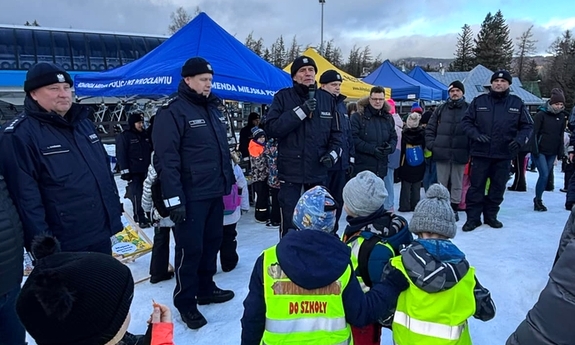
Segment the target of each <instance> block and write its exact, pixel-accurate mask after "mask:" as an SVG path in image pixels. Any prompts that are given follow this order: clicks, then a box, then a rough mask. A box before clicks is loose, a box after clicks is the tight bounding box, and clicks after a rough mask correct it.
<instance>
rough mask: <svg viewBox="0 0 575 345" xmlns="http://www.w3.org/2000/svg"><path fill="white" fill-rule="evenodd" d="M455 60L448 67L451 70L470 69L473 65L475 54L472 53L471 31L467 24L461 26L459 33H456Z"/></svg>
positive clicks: (463, 70) (462, 70)
mask: <svg viewBox="0 0 575 345" xmlns="http://www.w3.org/2000/svg"><path fill="white" fill-rule="evenodd" d="M454 55H455V60H453V61H452V62H451V63H450V64H449V67H448V69H449V70H450V71H453V72H466V71H471V70H472V69H473V67H475V63H474V60H475V56H474V54H473V31H472V30H471V27H470V26H469V25H467V24H465V25H463V26H462V27H461V33H460V34H459V35H457V45H456V49H455V54H454Z"/></svg>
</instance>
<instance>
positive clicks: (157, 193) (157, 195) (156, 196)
mask: <svg viewBox="0 0 575 345" xmlns="http://www.w3.org/2000/svg"><path fill="white" fill-rule="evenodd" d="M152 202H153V203H154V207H155V208H156V211H158V214H159V215H160V216H162V217H163V218H166V217H169V216H170V211H168V209H167V208H166V205H164V200H163V199H162V184H161V183H160V179H159V178H156V180H155V181H154V182H153V183H152Z"/></svg>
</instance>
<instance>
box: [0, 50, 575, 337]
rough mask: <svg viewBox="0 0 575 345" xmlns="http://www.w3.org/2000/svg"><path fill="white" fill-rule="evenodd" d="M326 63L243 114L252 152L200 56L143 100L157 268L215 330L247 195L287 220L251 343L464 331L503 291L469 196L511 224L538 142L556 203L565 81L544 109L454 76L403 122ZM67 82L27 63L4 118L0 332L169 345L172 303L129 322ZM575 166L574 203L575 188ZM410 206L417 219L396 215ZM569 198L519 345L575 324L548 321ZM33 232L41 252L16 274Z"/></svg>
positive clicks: (247, 317) (557, 297) (266, 218)
mask: <svg viewBox="0 0 575 345" xmlns="http://www.w3.org/2000/svg"><path fill="white" fill-rule="evenodd" d="M317 72H318V70H317V66H316V64H315V62H314V61H313V59H311V58H310V57H307V56H300V57H298V58H296V59H295V60H294V61H293V63H292V66H291V77H292V79H293V86H292V87H289V88H285V89H282V90H280V91H278V92H277V93H276V94H275V96H274V99H273V102H272V104H271V106H270V107H269V111H268V112H267V113H266V114H264V115H263V116H261V117H260V116H259V114H256V113H252V114H250V116H249V118H248V125H247V126H246V127H245V128H243V129H242V130H241V132H240V146H239V153H238V152H236V151H235V150H234V149H232V150H230V148H229V146H228V141H227V134H226V127H225V118H224V117H223V116H222V114H221V112H220V110H219V106H220V100H219V99H218V98H217V97H216V96H215V95H214V94H213V93H212V92H211V91H212V90H211V86H212V79H213V75H214V73H215V72H214V69H213V68H212V66H211V64H210V63H209V62H208V61H206V60H205V59H203V58H201V57H193V58H190V59H189V60H187V61H186V62H185V64H184V65H183V66H182V70H181V76H182V79H181V81H180V84H179V86H178V92H177V96H175V97H173V98H171V99H169V100H167V101H166V103H165V104H164V105H163V106H162V107H161V109H160V110H159V111H158V113H157V114H156V115H155V116H154V117H153V122H152V125H151V126H150V128H148V129H144V126H143V122H144V121H143V120H144V119H143V116H142V114H141V113H137V112H135V113H133V114H131V115H130V118H129V129H128V130H126V131H125V132H123V133H122V134H121V135H120V136H119V137H118V138H117V146H116V149H117V156H118V164H119V168H120V173H121V178H122V179H123V180H126V181H128V189H129V192H128V193H127V194H128V195H127V196H128V197H129V198H130V200H131V203H132V206H133V214H134V218H135V220H136V221H137V222H138V223H139V225H140V226H142V227H147V226H150V225H153V226H154V246H153V250H152V258H151V263H150V276H151V277H150V283H152V284H154V283H157V282H160V281H164V280H169V279H172V278H173V277H175V280H176V282H175V289H174V292H173V302H174V303H173V304H174V307H175V308H176V309H177V311H178V312H179V314H180V316H181V320H182V321H183V323H184V324H185V325H186V326H187V327H188V328H190V329H199V328H201V327H204V326H205V325H206V324H207V323H208V320H206V318H204V316H203V315H202V313H201V312H200V311H199V309H198V305H208V304H219V303H225V302H227V301H229V300H231V299H233V298H234V297H235V294H234V292H233V291H231V290H225V289H222V288H220V287H218V286H217V285H216V284H215V282H214V279H213V276H214V274H215V273H216V271H217V258H218V256H219V258H220V264H221V268H222V271H224V272H229V271H231V270H233V269H234V268H235V267H236V265H237V264H238V261H239V259H240V258H239V256H238V253H237V241H236V235H237V231H236V225H237V223H238V221H239V220H240V217H241V216H242V214H244V213H245V212H248V210H249V209H250V207H249V201H250V199H251V198H252V197H253V202H254V217H255V220H256V222H258V223H263V224H266V226H268V227H271V228H278V227H279V241H278V244H277V245H275V246H272V247H271V248H268V249H266V250H264V251H263V253H262V254H261V256H260V257H259V258H258V259H257V261H256V263H255V265H254V269H253V272H252V275H251V278H250V281H249V286H248V287H249V292H248V295H247V297H246V299H245V301H244V313H243V317H242V320H241V323H242V335H241V343H242V344H243V345H250V344H253V345H256V344H261V343H264V344H270V345H271V344H301V343H305V342H309V343H318V344H320V343H321V344H343V343H345V344H349V343H352V342H353V343H354V344H356V345H363V344H370V345H372V344H380V342H381V330H382V328H383V327H386V328H389V329H391V330H392V332H393V341H394V343H395V344H397V345H403V344H411V345H412V344H429V343H436V344H453V343H458V344H471V334H470V332H469V327H468V323H467V320H468V319H469V318H470V317H475V318H477V319H479V320H482V321H488V320H490V319H492V318H493V317H494V316H495V304H494V302H493V300H492V299H491V296H490V293H489V290H487V289H486V288H485V287H483V286H482V285H481V284H480V283H479V280H478V278H477V277H476V272H475V268H474V267H473V266H472V265H471V264H470V263H469V262H468V261H467V259H466V257H465V254H464V253H463V252H461V250H459V249H458V248H457V246H455V244H453V242H451V239H453V238H454V237H455V236H456V232H457V231H456V230H457V222H458V221H459V213H458V212H459V211H461V210H463V209H464V210H465V212H466V214H467V217H466V222H465V224H463V226H462V230H463V231H472V230H474V229H476V228H477V227H479V226H480V225H481V224H482V222H483V223H485V224H487V225H489V226H490V227H492V228H501V227H503V224H502V223H501V222H500V221H499V220H498V218H497V216H498V212H499V208H500V205H501V202H502V201H503V197H504V192H505V190H506V184H507V181H508V180H509V178H510V168H511V164H512V162H513V165H514V169H515V175H516V182H514V184H513V185H512V188H511V190H515V191H525V190H526V186H525V179H524V174H525V170H526V165H527V163H526V160H527V154H526V153H527V152H529V156H530V159H531V160H532V161H533V162H534V164H535V166H536V168H537V171H538V172H539V179H538V181H537V185H536V187H535V197H534V199H533V203H534V210H535V211H545V210H546V208H545V206H544V204H543V202H542V195H543V192H544V191H545V190H546V189H547V188H548V182H549V176H550V171H552V169H553V165H554V164H555V162H556V160H564V161H565V162H566V165H569V164H572V160H573V159H574V156H575V149H574V147H575V137H572V139H571V140H570V143H569V144H568V145H566V139H565V138H564V132H565V131H566V129H567V130H573V129H575V119H574V120H573V122H572V123H570V124H568V117H569V116H568V114H567V112H566V111H565V97H564V95H563V92H562V91H561V90H559V89H554V90H553V93H552V95H551V98H550V99H549V101H548V102H547V103H546V104H545V105H544V106H542V107H541V108H540V109H539V112H538V113H537V114H536V115H535V117H532V116H531V115H530V114H529V112H528V109H527V107H526V106H525V105H524V104H523V102H522V101H521V99H520V98H519V97H517V96H515V95H513V94H511V93H510V91H509V86H510V85H511V83H512V78H511V75H510V74H509V73H508V72H507V71H497V72H495V73H494V74H493V76H492V77H491V90H490V91H489V92H488V93H485V94H483V95H480V96H478V97H476V98H475V99H473V100H472V101H471V102H467V100H466V99H465V89H464V85H463V84H462V83H461V82H460V81H457V80H456V81H453V82H452V83H451V84H450V85H449V87H448V93H449V99H448V100H447V101H446V102H445V103H444V104H442V105H439V106H437V107H436V108H435V109H434V110H433V111H429V110H428V111H425V109H423V108H422V107H421V106H420V105H419V103H417V102H416V103H414V104H413V106H412V108H411V111H410V113H409V114H407V115H406V116H405V117H404V119H402V118H401V117H400V116H399V114H397V113H396V111H395V103H394V102H393V100H389V99H386V95H385V90H384V89H383V88H382V87H378V86H376V87H373V88H372V89H371V91H370V94H369V96H368V97H366V98H364V99H361V100H358V101H357V102H348V103H347V104H346V103H345V100H346V97H345V95H342V94H341V92H340V91H341V85H342V83H343V82H345V81H344V80H343V78H342V76H341V75H340V74H339V73H338V72H337V71H334V70H328V71H325V72H324V73H323V74H322V75H321V76H320V77H319V87H317V84H316V74H317ZM72 86H73V81H72V79H71V77H70V75H69V74H68V73H67V72H66V71H64V70H62V69H61V68H60V67H58V66H56V65H54V64H50V63H38V64H36V65H34V66H33V67H32V68H31V69H30V70H29V71H28V73H27V76H26V81H25V84H24V90H25V91H26V99H25V111H24V113H23V114H22V115H20V116H19V117H17V118H16V119H14V120H13V121H12V122H10V123H8V124H7V125H5V126H4V127H2V129H1V130H0V151H1V152H2V155H1V156H0V220H1V222H0V225H1V227H0V238H1V239H2V240H1V241H0V245H1V246H2V256H1V257H0V272H2V280H1V281H0V344H1V345H4V344H10V345H23V344H25V332H26V331H27V332H28V333H29V334H30V335H31V336H32V337H33V338H34V340H35V341H36V343H37V344H38V345H43V344H62V345H63V344H86V345H88V344H102V345H104V344H106V345H116V344H121V345H143V344H152V345H167V344H172V343H173V342H172V338H173V334H172V333H173V324H172V321H171V311H170V310H169V308H167V307H166V306H164V305H159V304H156V303H154V304H153V305H152V306H151V310H152V314H151V316H150V319H149V320H148V323H149V325H150V326H149V328H148V331H147V332H146V334H143V335H133V334H131V333H129V332H127V328H128V325H129V323H130V313H129V310H130V305H131V302H132V297H133V292H134V281H133V278H132V275H131V273H130V270H129V269H128V268H127V267H126V266H125V265H123V264H122V263H120V262H119V261H118V260H116V259H115V258H113V256H112V255H111V254H112V250H111V242H110V237H111V236H113V235H114V234H116V233H117V232H119V231H121V230H122V228H123V226H122V223H121V221H120V219H121V213H122V212H123V205H122V204H121V203H120V196H119V193H118V189H117V187H116V183H115V180H114V176H113V174H112V172H111V171H110V169H109V164H108V159H107V156H106V152H105V150H104V147H103V145H102V143H101V142H100V140H99V137H98V135H97V134H96V132H95V129H94V126H93V124H92V123H91V122H90V120H88V112H87V109H86V108H85V107H82V106H80V105H78V104H75V103H73V102H72V92H71V88H72ZM245 163H249V164H248V166H249V172H250V179H251V184H250V186H248V180H247V179H246V176H244V173H243V170H242V168H241V166H245ZM565 170H566V171H567V170H568V169H565ZM522 174H523V176H521V175H522ZM572 180H573V179H570V180H569V181H570V182H569V186H565V187H568V188H566V189H568V193H567V201H566V205H565V206H566V207H567V208H569V206H572V205H573V203H575V180H573V181H572ZM397 181H401V188H400V195H399V202H398V209H397V212H396V210H395V204H394V199H395V197H394V195H393V190H394V184H395V183H396V182H397ZM422 188H423V189H424V191H425V196H424V197H423V198H422V197H421V189H422ZM249 189H252V192H253V193H252V192H248V190H249ZM251 194H254V195H255V196H251ZM570 198H571V199H570ZM344 211H345V214H346V216H347V217H346V219H345V222H346V224H347V225H346V228H345V229H343V231H341V229H339V228H338V224H339V222H340V217H341V216H342V215H343V214H344ZM408 212H410V213H411V212H412V217H411V220H410V221H409V222H408V221H407V220H406V219H405V218H404V217H403V216H402V214H403V213H408ZM573 212H575V211H572V213H573ZM573 214H575V213H573ZM573 214H572V216H571V217H570V218H569V220H568V224H567V226H566V228H565V232H564V235H563V237H562V243H561V247H560V249H559V251H558V253H557V258H556V264H555V266H554V267H553V271H552V273H551V276H550V283H549V284H548V286H547V287H546V288H545V290H544V291H543V292H542V295H541V298H540V300H539V301H538V302H537V304H536V305H535V307H534V309H533V310H532V311H530V313H529V315H528V319H529V320H531V321H530V322H523V323H522V324H521V325H520V326H519V328H518V329H517V331H516V332H515V333H514V334H513V335H512V336H511V337H510V338H509V340H508V344H513V345H518V344H547V343H549V342H548V340H549V339H553V341H552V342H553V343H565V341H566V340H565V339H572V338H573V337H572V334H570V333H569V332H571V331H570V328H568V327H565V329H562V331H561V332H558V331H556V329H555V328H557V327H559V325H560V324H561V323H562V322H564V321H565V320H561V319H559V320H558V321H557V322H556V323H554V324H550V323H549V322H546V321H545V320H547V319H548V318H549V317H553V316H554V315H555V314H554V313H557V312H559V311H561V312H563V311H565V312H567V311H568V310H572V309H573V303H572V299H570V298H569V296H566V295H565V294H564V291H565V289H567V290H568V292H569V293H570V295H571V296H572V295H573V294H575V283H574V282H573V279H572V277H571V276H572V274H571V276H569V272H570V271H569V270H571V266H572V265H571V266H570V265H569V264H568V263H569V260H570V255H572V253H573V252H574V251H573V250H571V251H569V250H570V248H571V247H572V246H573V238H574V235H573V234H574V233H575V232H574V231H573V224H572V223H573V222H574V221H575V218H574V217H575V216H573ZM170 232H173V235H174V239H175V253H174V254H175V260H174V262H175V265H174V267H171V266H170V265H169V261H170V250H169V248H170V244H169V241H170ZM414 236H415V238H414ZM24 248H26V249H27V250H28V252H30V253H31V255H32V257H33V260H34V264H35V268H34V270H33V271H32V273H31V274H30V276H29V277H28V278H27V280H26V282H25V283H24V284H23V285H22V258H23V249H24ZM571 273H572V272H571ZM479 275H481V274H479ZM561 315H566V314H561ZM294 330H297V331H294Z"/></svg>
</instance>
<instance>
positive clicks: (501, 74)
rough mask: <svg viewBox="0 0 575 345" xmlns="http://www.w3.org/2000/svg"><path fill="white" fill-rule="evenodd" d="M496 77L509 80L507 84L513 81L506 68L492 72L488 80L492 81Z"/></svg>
mask: <svg viewBox="0 0 575 345" xmlns="http://www.w3.org/2000/svg"><path fill="white" fill-rule="evenodd" d="M498 78H502V79H505V80H507V81H508V82H509V85H511V84H512V83H513V78H512V77H511V74H510V73H509V72H508V71H506V70H500V71H497V72H495V73H493V75H492V76H491V80H490V81H489V82H490V83H493V81H494V80H495V79H498Z"/></svg>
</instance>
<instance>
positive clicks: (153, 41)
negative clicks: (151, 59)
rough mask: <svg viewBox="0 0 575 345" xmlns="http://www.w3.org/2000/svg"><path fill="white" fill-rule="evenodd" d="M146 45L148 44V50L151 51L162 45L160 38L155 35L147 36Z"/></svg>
mask: <svg viewBox="0 0 575 345" xmlns="http://www.w3.org/2000/svg"><path fill="white" fill-rule="evenodd" d="M146 45H147V46H148V52H151V51H152V50H154V49H156V47H157V46H159V45H160V40H159V39H157V38H155V37H146Z"/></svg>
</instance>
